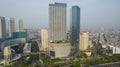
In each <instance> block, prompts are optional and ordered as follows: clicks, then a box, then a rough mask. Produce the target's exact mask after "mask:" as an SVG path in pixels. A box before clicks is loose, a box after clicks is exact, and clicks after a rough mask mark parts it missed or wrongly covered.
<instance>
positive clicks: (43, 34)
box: [41, 29, 49, 51]
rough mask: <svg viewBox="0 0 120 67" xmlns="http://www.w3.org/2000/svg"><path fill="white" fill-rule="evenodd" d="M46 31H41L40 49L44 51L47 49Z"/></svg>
mask: <svg viewBox="0 0 120 67" xmlns="http://www.w3.org/2000/svg"><path fill="white" fill-rule="evenodd" d="M48 42H49V38H48V30H47V29H41V49H42V50H44V51H46V50H47V49H48Z"/></svg>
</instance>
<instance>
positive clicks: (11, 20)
mask: <svg viewBox="0 0 120 67" xmlns="http://www.w3.org/2000/svg"><path fill="white" fill-rule="evenodd" d="M12 32H15V21H14V18H9V19H8V37H11V36H12Z"/></svg>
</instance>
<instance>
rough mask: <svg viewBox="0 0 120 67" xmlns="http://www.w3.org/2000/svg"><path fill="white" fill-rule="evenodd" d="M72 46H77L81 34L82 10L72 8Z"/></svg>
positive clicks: (76, 7)
mask: <svg viewBox="0 0 120 67" xmlns="http://www.w3.org/2000/svg"><path fill="white" fill-rule="evenodd" d="M71 26H72V27H71V45H77V44H78V41H79V33H80V8H79V7H78V6H72V25H71Z"/></svg>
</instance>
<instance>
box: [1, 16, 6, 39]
mask: <svg viewBox="0 0 120 67" xmlns="http://www.w3.org/2000/svg"><path fill="white" fill-rule="evenodd" d="M0 38H6V22H5V17H0Z"/></svg>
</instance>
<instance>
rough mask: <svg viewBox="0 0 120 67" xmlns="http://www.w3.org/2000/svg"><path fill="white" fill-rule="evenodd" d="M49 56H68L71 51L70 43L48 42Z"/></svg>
mask: <svg viewBox="0 0 120 67" xmlns="http://www.w3.org/2000/svg"><path fill="white" fill-rule="evenodd" d="M49 50H50V56H51V57H52V58H63V57H68V56H69V54H70V52H71V45H70V43H50V46H49Z"/></svg>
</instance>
